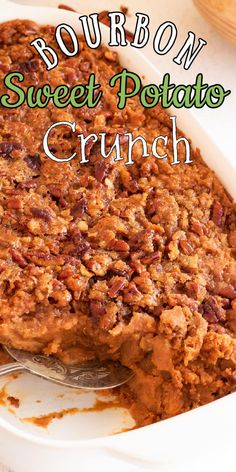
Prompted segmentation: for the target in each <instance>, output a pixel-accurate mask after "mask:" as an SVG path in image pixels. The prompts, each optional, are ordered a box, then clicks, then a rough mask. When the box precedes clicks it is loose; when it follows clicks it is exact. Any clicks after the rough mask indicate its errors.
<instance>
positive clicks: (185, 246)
mask: <svg viewBox="0 0 236 472" xmlns="http://www.w3.org/2000/svg"><path fill="white" fill-rule="evenodd" d="M179 245H180V247H181V249H182V251H183V253H184V254H187V255H188V256H190V255H191V254H192V253H193V247H192V246H191V244H190V243H189V242H188V241H187V240H186V239H181V240H180V242H179Z"/></svg>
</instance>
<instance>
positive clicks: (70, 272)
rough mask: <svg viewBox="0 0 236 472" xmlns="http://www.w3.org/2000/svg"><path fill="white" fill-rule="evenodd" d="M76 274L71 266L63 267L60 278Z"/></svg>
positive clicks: (63, 278) (64, 278)
mask: <svg viewBox="0 0 236 472" xmlns="http://www.w3.org/2000/svg"><path fill="white" fill-rule="evenodd" d="M73 274H74V271H73V270H72V269H70V268H67V269H62V270H61V272H60V273H59V274H58V279H59V280H66V279H68V277H70V276H71V275H73Z"/></svg>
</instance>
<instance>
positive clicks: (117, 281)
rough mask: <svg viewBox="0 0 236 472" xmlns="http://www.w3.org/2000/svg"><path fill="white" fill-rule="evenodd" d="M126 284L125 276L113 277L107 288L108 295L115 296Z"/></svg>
mask: <svg viewBox="0 0 236 472" xmlns="http://www.w3.org/2000/svg"><path fill="white" fill-rule="evenodd" d="M126 285H127V279H126V278H125V277H114V278H113V279H112V280H111V285H110V288H109V290H108V295H109V297H111V298H113V297H116V296H117V294H118V292H119V291H120V290H122V289H123V288H124V287H125V286H126Z"/></svg>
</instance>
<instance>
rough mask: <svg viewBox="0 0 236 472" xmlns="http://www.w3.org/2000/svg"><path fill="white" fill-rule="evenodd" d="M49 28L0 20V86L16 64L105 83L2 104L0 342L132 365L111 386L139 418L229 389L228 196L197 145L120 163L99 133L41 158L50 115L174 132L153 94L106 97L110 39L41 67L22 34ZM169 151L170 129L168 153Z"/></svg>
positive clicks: (47, 33)
mask: <svg viewBox="0 0 236 472" xmlns="http://www.w3.org/2000/svg"><path fill="white" fill-rule="evenodd" d="M53 34H54V28H53V27H51V26H46V27H42V26H38V25H36V24H35V23H32V22H29V21H18V20H17V21H11V22H8V23H5V24H2V25H1V30H0V74H1V83H0V92H1V94H3V93H6V89H5V88H4V85H3V80H2V79H3V78H4V76H5V75H6V74H7V73H8V72H9V71H16V70H17V71H22V72H23V73H24V75H25V81H24V86H25V87H27V86H29V85H32V84H36V85H38V86H42V85H43V84H44V83H48V82H49V83H50V84H51V87H52V88H55V87H56V86H57V85H59V84H64V83H66V84H69V85H70V86H73V85H75V84H76V83H87V81H88V77H89V74H90V73H91V72H94V73H95V74H96V79H97V82H98V83H100V84H101V85H102V88H103V91H104V95H103V98H102V100H101V102H100V103H99V105H98V107H96V108H95V109H87V108H82V109H72V108H70V107H68V108H67V109H64V110H63V109H61V110H60V109H57V108H55V107H53V105H52V104H49V106H48V107H47V108H45V109H38V108H36V109H29V108H28V107H27V106H26V105H23V106H22V107H20V108H18V109H12V110H9V109H4V108H2V109H1V114H0V129H1V133H0V135H1V137H0V175H1V179H0V221H1V223H0V225H1V230H0V306H1V309H0V342H2V343H6V344H8V345H11V346H14V347H16V348H22V349H27V350H30V351H35V352H42V351H43V352H45V353H47V354H53V355H56V356H58V357H60V358H61V359H63V360H64V361H65V362H70V363H71V362H74V363H76V362H78V361H80V360H84V359H91V358H94V357H100V358H106V357H110V358H114V359H120V360H121V362H122V363H124V364H125V365H127V366H129V367H131V368H132V369H134V370H135V374H136V375H135V377H134V378H133V379H132V380H131V381H130V382H129V384H128V385H125V386H123V387H121V388H120V390H119V392H120V396H121V398H122V399H123V400H124V401H125V402H126V403H127V404H128V405H129V406H130V407H131V411H132V413H133V415H134V417H135V418H136V420H137V422H138V424H140V425H143V424H148V423H150V422H154V421H157V420H160V419H163V418H167V417H170V416H173V415H176V414H178V413H181V412H184V411H187V410H189V409H191V408H193V407H196V406H198V405H201V404H204V403H207V402H209V401H212V400H214V399H216V398H219V397H221V396H223V395H225V394H227V393H229V392H232V391H234V390H235V380H236V376H235V347H236V341H235V330H236V265H235V253H236V218H235V205H233V203H232V200H231V198H230V197H229V196H228V194H227V193H226V191H225V190H224V188H223V187H222V185H221V184H220V182H219V180H218V179H217V178H216V176H215V175H214V173H213V172H212V171H211V170H209V168H208V167H207V166H206V165H205V164H204V162H203V161H202V159H201V157H200V153H199V152H198V151H196V152H194V151H193V150H192V158H193V161H194V162H193V164H191V165H186V164H183V163H181V164H179V165H177V166H174V167H173V166H171V165H170V164H169V163H168V160H157V159H156V158H154V157H150V158H142V157H141V152H140V147H139V146H138V145H137V146H136V147H135V148H134V154H133V159H134V161H135V164H134V165H131V166H125V165H124V163H122V162H119V163H114V162H112V159H109V160H104V159H103V158H101V156H100V154H99V146H98V145H97V144H95V145H91V146H88V156H89V160H90V162H89V163H88V164H86V165H80V164H79V159H76V158H75V159H74V160H73V161H71V162H70V163H60V164H58V163H55V162H53V161H51V160H50V159H49V158H46V157H45V155H44V152H43V148H42V137H43V135H44V133H45V132H46V130H47V129H48V128H49V126H50V125H51V124H52V123H55V122H57V121H71V122H73V121H76V123H77V130H78V132H80V133H81V132H82V133H85V134H86V133H99V132H101V131H104V132H106V133H107V134H108V135H109V139H110V144H112V142H113V137H114V134H115V133H117V132H119V134H120V135H121V136H123V135H124V133H125V132H127V131H130V132H132V133H133V135H134V136H137V135H142V136H144V137H145V138H146V139H147V141H148V142H151V141H152V140H153V139H154V137H156V136H157V135H165V134H167V135H168V136H171V120H170V118H169V115H168V114H167V113H166V111H164V110H163V109H161V107H159V106H158V107H156V108H155V109H150V110H147V109H144V108H142V107H141V106H140V104H139V101H138V99H137V97H136V98H133V99H131V100H129V103H128V106H127V107H126V108H125V110H123V111H119V110H117V108H116V102H117V97H116V90H115V89H111V88H109V87H106V84H108V83H109V79H110V78H111V76H112V75H114V74H115V73H116V72H118V71H119V70H120V69H121V66H120V64H119V60H118V57H117V54H116V53H115V52H112V53H111V52H109V51H107V50H106V49H105V48H103V47H102V48H100V49H98V50H93V51H92V50H89V49H88V48H87V47H86V46H85V44H84V43H82V40H81V39H80V54H79V55H78V56H77V57H75V58H67V57H65V56H62V54H61V53H60V52H59V51H58V55H59V57H60V63H59V66H58V67H57V68H56V69H54V70H52V71H50V72H47V71H46V70H45V66H44V64H43V63H42V62H41V60H40V59H39V56H38V55H37V54H36V52H35V50H34V49H33V48H31V47H30V46H29V43H30V42H31V41H32V40H33V39H34V37H38V36H41V37H44V38H45V40H46V42H47V43H49V44H53V45H54V47H55V49H56V44H55V42H54V40H53ZM51 136H52V138H51V140H50V146H51V149H52V150H53V152H54V153H56V154H57V156H60V157H63V156H64V157H65V156H66V157H67V156H68V155H70V154H72V152H74V151H77V152H78V153H79V149H78V148H79V145H78V139H77V138H76V137H75V136H74V135H72V134H70V133H68V128H65V129H63V128H58V129H57V130H55V132H54V135H51ZM123 141H124V142H123V144H122V148H123V152H124V155H125V150H126V146H127V143H125V139H124V140H123ZM199 147H201V142H199ZM162 152H163V149H161V153H162ZM171 152H172V150H171V139H169V145H168V156H169V161H171V159H172V155H171ZM180 156H182V158H183V159H182V160H184V148H183V147H182V148H181V146H180ZM216 158H217V156H216Z"/></svg>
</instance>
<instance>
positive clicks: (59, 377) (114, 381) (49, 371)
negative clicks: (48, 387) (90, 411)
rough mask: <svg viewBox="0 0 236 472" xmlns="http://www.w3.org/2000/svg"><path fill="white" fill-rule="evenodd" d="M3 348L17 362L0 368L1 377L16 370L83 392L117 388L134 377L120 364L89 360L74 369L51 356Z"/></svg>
mask: <svg viewBox="0 0 236 472" xmlns="http://www.w3.org/2000/svg"><path fill="white" fill-rule="evenodd" d="M4 348H5V350H6V351H7V353H8V354H10V356H11V357H13V359H15V360H16V361H17V362H12V363H11V364H6V365H3V366H0V376H2V375H5V374H10V373H12V372H17V371H29V372H31V373H32V374H35V375H38V376H39V377H43V378H44V379H47V380H51V381H52V382H56V383H59V384H62V385H65V386H66V387H73V388H82V389H85V390H103V389H107V388H114V387H118V386H119V385H122V384H124V383H125V382H128V380H129V379H131V377H132V376H133V372H132V371H131V370H130V369H128V367H125V366H123V365H121V364H120V363H119V362H114V361H109V360H106V361H103V362H99V361H88V362H84V363H82V364H79V365H77V366H69V365H65V364H63V362H61V361H59V360H58V359H55V358H54V357H51V356H44V355H42V354H34V353H32V352H27V351H21V350H19V349H13V348H9V347H7V346H4Z"/></svg>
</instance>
